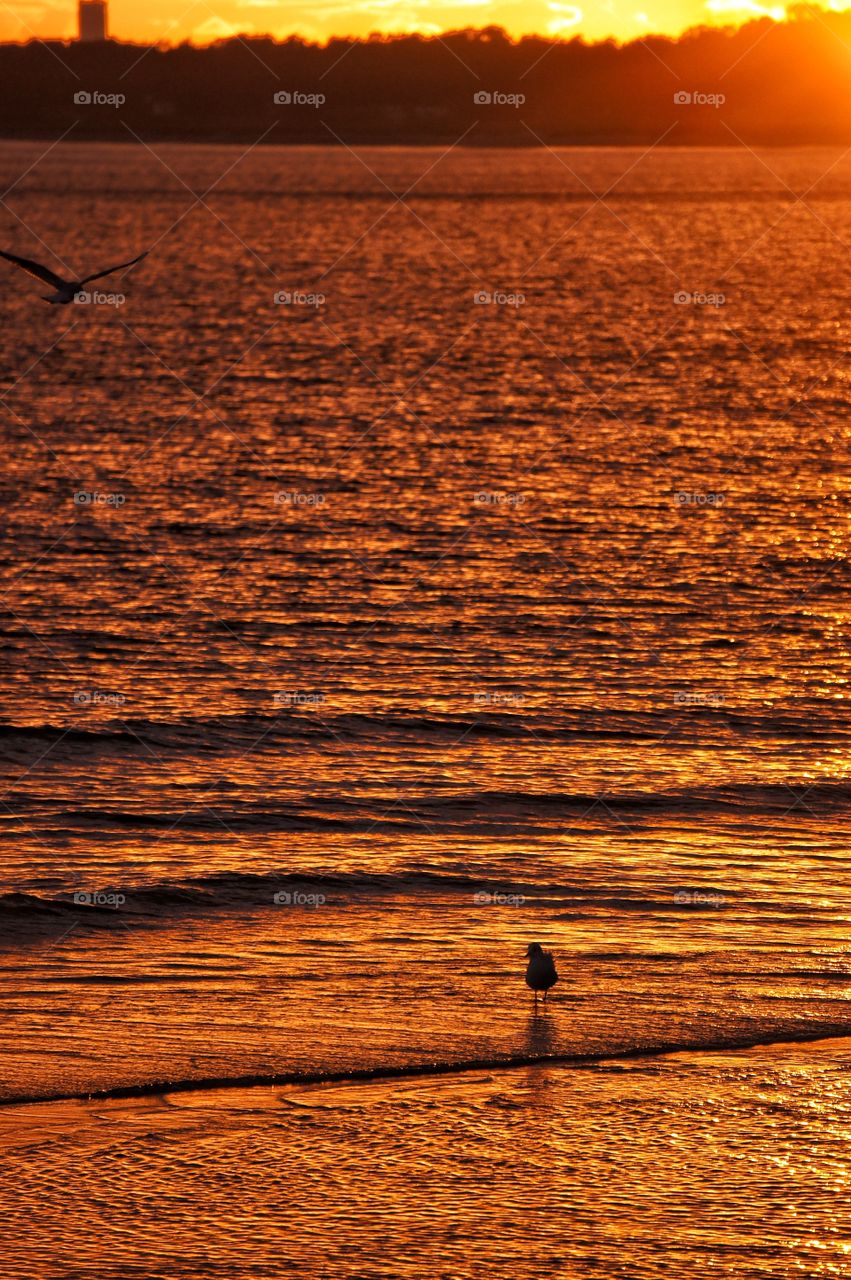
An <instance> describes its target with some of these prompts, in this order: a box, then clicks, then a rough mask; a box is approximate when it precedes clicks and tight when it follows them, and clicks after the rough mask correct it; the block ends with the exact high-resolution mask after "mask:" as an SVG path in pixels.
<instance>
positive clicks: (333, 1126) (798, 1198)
mask: <svg viewBox="0 0 851 1280" xmlns="http://www.w3.org/2000/svg"><path fill="white" fill-rule="evenodd" d="M849 1062H851V1040H849V1039H843V1040H831V1041H821V1042H815V1043H808V1044H798V1045H788V1044H780V1045H771V1046H766V1047H761V1048H758V1049H751V1050H746V1051H740V1052H717V1053H712V1052H709V1053H707V1052H701V1053H678V1054H672V1055H669V1056H662V1057H659V1058H653V1059H644V1060H641V1061H625V1060H620V1061H619V1060H616V1059H612V1060H609V1061H606V1062H601V1063H596V1064H586V1065H584V1066H573V1067H559V1066H552V1065H546V1064H539V1065H532V1066H524V1067H520V1068H515V1069H503V1070H494V1071H482V1072H469V1073H459V1074H458V1075H454V1076H453V1075H448V1076H432V1077H429V1076H425V1077H419V1078H416V1079H376V1080H373V1081H370V1082H362V1081H349V1082H345V1081H338V1082H335V1083H333V1084H314V1085H302V1086H289V1087H283V1088H270V1087H258V1088H245V1089H239V1088H234V1089H228V1090H221V1091H216V1090H198V1091H197V1092H187V1093H181V1094H171V1095H169V1094H163V1095H160V1096H153V1097H145V1098H139V1099H125V1100H121V1099H113V1100H107V1101H104V1100H101V1101H96V1102H94V1101H93V1102H83V1101H79V1102H64V1103H53V1104H31V1105H13V1106H5V1107H2V1108H0V1150H2V1152H3V1157H4V1158H3V1174H2V1178H0V1182H2V1187H0V1195H2V1200H3V1203H4V1205H5V1206H6V1208H7V1213H6V1214H5V1215H4V1222H5V1226H4V1227H3V1228H2V1232H0V1234H2V1237H3V1239H2V1249H3V1256H4V1258H5V1259H6V1263H5V1268H4V1270H5V1274H6V1275H7V1276H9V1277H11V1278H12V1280H36V1278H39V1280H53V1278H54V1277H56V1278H59V1277H62V1278H63V1280H67V1278H69V1277H75V1278H76V1277H80V1278H83V1277H92V1278H94V1277H97V1280H119V1277H121V1280H126V1277H131V1276H132V1277H137V1278H139V1280H141V1278H143V1277H144V1278H146V1280H147V1278H150V1280H153V1278H154V1277H166V1276H168V1277H170V1278H174V1277H199V1280H200V1277H210V1276H216V1277H233V1278H234V1280H237V1278H238V1277H239V1278H242V1277H247V1276H258V1277H264V1276H269V1277H272V1276H282V1275H295V1274H304V1275H310V1276H311V1277H331V1276H334V1277H336V1278H338V1280H339V1278H340V1277H343V1278H344V1280H348V1278H349V1277H351V1278H352V1280H354V1278H355V1277H359V1278H360V1277H375V1278H376V1280H377V1278H382V1280H383V1278H384V1277H387V1278H388V1280H389V1278H390V1277H395V1278H398V1277H408V1276H410V1277H414V1276H429V1277H434V1278H435V1280H474V1278H477V1277H483V1276H488V1277H498V1278H499V1280H502V1278H503V1277H504V1278H505V1280H509V1278H510V1280H526V1277H529V1280H531V1278H532V1277H538V1276H556V1275H557V1276H570V1277H582V1278H585V1277H588V1278H589V1280H591V1278H592V1277H593V1278H594V1280H604V1278H605V1280H609V1278H610V1277H612V1276H628V1277H630V1280H656V1278H657V1277H658V1278H659V1280H661V1277H663V1276H665V1277H674V1278H675V1280H679V1278H680V1277H682V1280H686V1277H692V1276H693V1275H694V1274H695V1273H696V1272H699V1271H703V1272H704V1273H706V1274H708V1275H719V1276H730V1277H734V1276H735V1277H736V1280H745V1278H748V1280H749V1278H750V1277H754V1278H756V1277H760V1278H761V1277H766V1278H767V1277H772V1278H774V1277H787V1276H788V1277H793V1276H800V1275H807V1276H824V1277H827V1276H837V1275H842V1274H845V1272H844V1270H843V1268H844V1266H846V1265H847V1256H848V1252H849V1249H851V1243H849V1242H848V1239H847V1232H846V1228H845V1225H844V1224H845V1223H846V1220H847V1213H846V1209H847V1196H846V1188H847V1181H848V1178H849V1176H851V1154H850V1153H851V1143H849V1138H851V1095H849V1089H848V1085H847V1070H848V1065H849Z"/></svg>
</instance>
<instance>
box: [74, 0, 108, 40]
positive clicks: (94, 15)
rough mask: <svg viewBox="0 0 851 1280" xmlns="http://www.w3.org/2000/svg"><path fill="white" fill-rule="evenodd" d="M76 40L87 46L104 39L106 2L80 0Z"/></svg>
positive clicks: (103, 0)
mask: <svg viewBox="0 0 851 1280" xmlns="http://www.w3.org/2000/svg"><path fill="white" fill-rule="evenodd" d="M77 20H78V23H79V36H78V39H80V40H82V41H84V42H85V43H86V44H89V43H90V42H92V41H95V40H105V39H106V0H80V6H79V9H78V10H77Z"/></svg>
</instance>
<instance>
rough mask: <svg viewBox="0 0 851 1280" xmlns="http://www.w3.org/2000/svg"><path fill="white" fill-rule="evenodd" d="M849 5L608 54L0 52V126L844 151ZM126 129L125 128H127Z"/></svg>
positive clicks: (607, 45)
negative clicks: (816, 145)
mask: <svg viewBox="0 0 851 1280" xmlns="http://www.w3.org/2000/svg"><path fill="white" fill-rule="evenodd" d="M849 46H851V11H849V12H847V13H826V12H824V11H822V10H816V9H812V8H809V7H800V8H797V9H796V10H795V11H794V13H793V15H792V17H791V19H790V20H789V21H787V22H782V23H775V22H773V21H771V20H770V19H768V18H764V19H760V20H758V21H754V22H750V23H748V24H747V25H745V26H743V27H741V28H738V29H732V28H725V29H716V28H711V29H710V28H700V29H696V30H693V31H690V32H687V33H686V34H685V35H683V36H682V37H681V38H679V39H669V38H666V37H662V36H651V37H647V38H646V39H644V40H638V41H633V42H631V43H629V44H626V45H622V46H621V45H617V44H615V43H614V42H613V41H606V42H604V43H599V44H586V43H585V42H584V41H583V40H582V39H574V40H570V41H550V40H547V39H545V38H542V37H526V38H524V39H521V40H518V41H513V40H511V39H509V37H508V36H507V35H506V34H505V33H504V32H503V31H502V30H500V29H499V28H495V27H491V28H487V29H485V30H481V31H472V30H470V31H459V32H451V33H447V34H446V35H444V36H442V37H439V38H438V37H429V38H426V37H421V36H399V37H386V38H385V37H377V36H376V37H372V38H370V39H369V40H367V41H363V42H361V41H356V40H332V41H330V42H329V43H328V44H327V45H317V44H311V43H308V42H306V41H303V40H301V39H297V38H292V39H289V40H286V41H283V42H277V41H275V40H272V39H271V38H259V39H258V38H253V37H251V38H249V37H246V38H244V39H233V40H228V41H223V42H221V43H218V44H215V45H211V46H209V47H206V48H196V47H194V46H191V45H181V46H179V47H176V48H172V49H164V48H152V49H149V50H147V51H146V49H145V47H144V46H139V45H130V44H120V43H116V42H114V41H108V42H105V43H103V44H88V45H80V44H70V45H69V44H64V43H61V42H56V43H52V44H45V43H42V42H40V41H32V42H30V43H29V44H26V45H2V46H0V79H2V83H3V86H4V93H3V100H2V105H0V134H2V136H5V137H51V138H55V137H56V136H57V135H58V134H61V133H62V131H63V129H65V128H68V129H71V130H72V132H71V134H70V135H69V136H70V137H73V138H78V139H82V138H103V139H116V140H117V139H121V140H128V141H129V140H132V138H133V133H136V134H139V135H141V136H143V137H146V138H173V139H186V140H190V139H196V140H209V141H230V140H232V141H246V142H255V141H256V140H257V139H258V137H260V135H261V134H263V132H264V130H268V133H266V136H265V138H264V141H266V142H273V143H274V142H277V143H292V142H310V143H319V142H321V143H335V142H336V141H337V140H338V139H339V138H343V139H345V140H346V141H347V142H371V143H438V142H455V141H457V140H458V139H459V138H460V137H461V136H462V135H464V134H465V131H469V132H467V133H466V136H465V138H464V141H465V143H466V144H467V145H523V146H527V145H535V144H536V143H537V142H538V141H539V140H545V141H546V142H548V143H580V144H585V143H587V144H594V143H647V144H649V143H655V142H657V141H659V140H660V139H663V140H664V142H665V144H667V145H672V144H673V145H677V144H686V143H710V144H731V143H734V142H735V141H736V139H737V138H739V139H746V140H747V141H749V142H760V143H776V144H790V143H791V144H796V143H813V142H840V141H841V142H847V141H851V58H849V55H848V49H849ZM131 131H132V132H131Z"/></svg>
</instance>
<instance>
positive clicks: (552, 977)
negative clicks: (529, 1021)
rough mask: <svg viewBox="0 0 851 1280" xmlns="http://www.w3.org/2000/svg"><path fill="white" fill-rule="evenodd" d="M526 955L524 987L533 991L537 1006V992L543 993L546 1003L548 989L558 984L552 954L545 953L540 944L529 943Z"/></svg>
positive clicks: (549, 952)
mask: <svg viewBox="0 0 851 1280" xmlns="http://www.w3.org/2000/svg"><path fill="white" fill-rule="evenodd" d="M526 955H527V956H528V957H529V963H528V965H527V966H526V986H527V987H531V988H532V990H533V991H534V993H535V1004H537V1003H538V992H539V991H543V993H544V1001H546V999H547V992H548V991H549V989H550V987H554V986H555V984H556V983H557V982H558V974H557V973H556V965H555V960H553V953H552V952H551V951H545V950H544V949H543V947H542V946H541V944H540V942H532V943H530V944H529V949H528V951H527V952H526Z"/></svg>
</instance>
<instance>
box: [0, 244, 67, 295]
mask: <svg viewBox="0 0 851 1280" xmlns="http://www.w3.org/2000/svg"><path fill="white" fill-rule="evenodd" d="M0 258H6V259H7V261H9V262H14V264H15V266H16V267H20V268H21V270H22V271H26V273H27V275H28V276H35V278H36V280H43V281H44V283H45V284H52V285H53V287H54V289H61V288H63V286H65V285H67V284H68V281H67V280H63V279H62V277H61V276H58V275H57V274H56V272H55V271H51V270H50V267H43V266H42V265H41V263H40V262H33V261H32V259H31V258H18V257H16V256H15V254H14V253H4V252H3V250H2V249H0Z"/></svg>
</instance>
